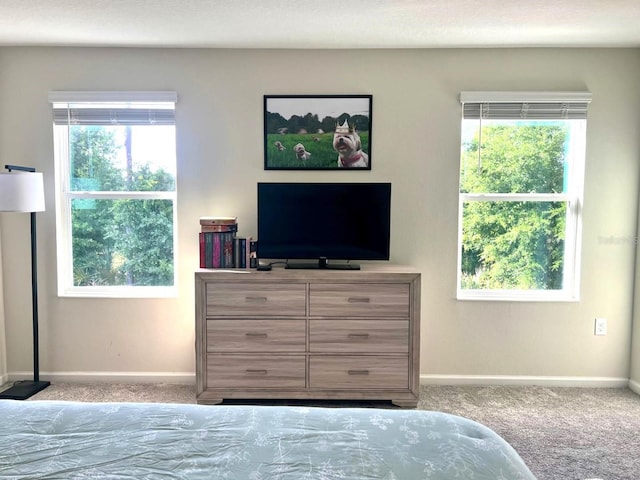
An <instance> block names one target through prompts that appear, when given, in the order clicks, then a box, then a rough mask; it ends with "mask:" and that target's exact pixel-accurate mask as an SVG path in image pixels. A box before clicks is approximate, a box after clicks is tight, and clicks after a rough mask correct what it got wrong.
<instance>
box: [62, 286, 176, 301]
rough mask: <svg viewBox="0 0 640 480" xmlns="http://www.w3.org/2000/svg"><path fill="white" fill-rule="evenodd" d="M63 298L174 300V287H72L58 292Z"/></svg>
mask: <svg viewBox="0 0 640 480" xmlns="http://www.w3.org/2000/svg"><path fill="white" fill-rule="evenodd" d="M58 296H59V297H64V298H175V297H177V296H178V289H177V288H176V287H72V288H67V289H63V290H61V291H59V292H58Z"/></svg>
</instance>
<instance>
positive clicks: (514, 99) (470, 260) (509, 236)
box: [458, 92, 591, 300]
mask: <svg viewBox="0 0 640 480" xmlns="http://www.w3.org/2000/svg"><path fill="white" fill-rule="evenodd" d="M460 100H461V102H462V105H463V109H462V110H463V120H462V142H461V161H460V194H459V222H458V224H459V227H458V228H459V232H458V236H459V241H458V298H460V299H478V300H483V299H485V300H577V299H578V293H579V254H580V234H581V212H582V191H583V178H584V158H585V141H586V116H587V106H588V104H589V102H590V100H591V95H590V94H589V93H575V92H571V93H550V94H544V93H526V92H503V93H500V92H463V93H462V94H461V95H460Z"/></svg>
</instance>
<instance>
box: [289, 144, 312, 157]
mask: <svg viewBox="0 0 640 480" xmlns="http://www.w3.org/2000/svg"><path fill="white" fill-rule="evenodd" d="M293 151H294V152H295V154H296V158H297V159H298V160H309V157H310V156H311V153H309V152H307V150H306V149H305V148H304V145H303V144H301V143H296V146H295V147H293Z"/></svg>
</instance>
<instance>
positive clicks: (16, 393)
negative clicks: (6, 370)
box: [0, 380, 51, 400]
mask: <svg viewBox="0 0 640 480" xmlns="http://www.w3.org/2000/svg"><path fill="white" fill-rule="evenodd" d="M49 385H51V382H45V381H40V382H32V381H30V380H22V381H19V382H16V383H14V384H13V386H12V387H9V388H7V389H6V390H3V391H2V392H0V400H26V399H27V398H29V397H31V396H33V395H35V394H36V393H38V392H39V391H41V390H44V389H45V388H47V387H48V386H49Z"/></svg>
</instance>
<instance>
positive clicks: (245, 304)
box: [206, 283, 306, 316]
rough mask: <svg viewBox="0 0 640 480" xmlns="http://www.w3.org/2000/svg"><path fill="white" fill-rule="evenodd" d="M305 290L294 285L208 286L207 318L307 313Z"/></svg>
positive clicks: (240, 284) (220, 284)
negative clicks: (214, 316)
mask: <svg viewBox="0 0 640 480" xmlns="http://www.w3.org/2000/svg"><path fill="white" fill-rule="evenodd" d="M305 290H306V287H305V285H304V284H295V283H280V284H274V283H247V284H243V283H227V284H224V283H208V284H207V299H206V302H207V315H208V316H212V315H241V316H252V315H260V316H262V315H293V316H302V315H304V314H305V310H306V297H305V295H306V292H305Z"/></svg>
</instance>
